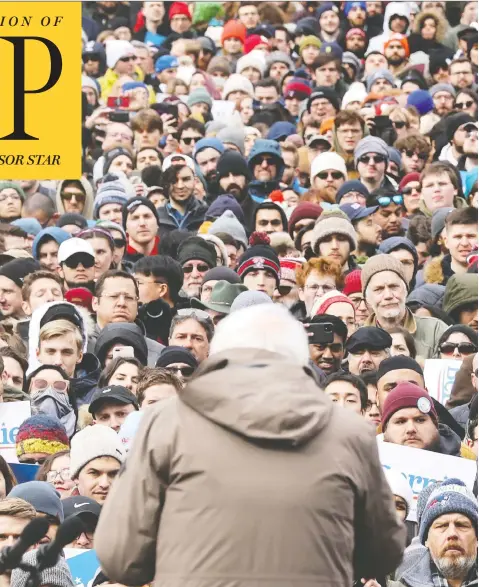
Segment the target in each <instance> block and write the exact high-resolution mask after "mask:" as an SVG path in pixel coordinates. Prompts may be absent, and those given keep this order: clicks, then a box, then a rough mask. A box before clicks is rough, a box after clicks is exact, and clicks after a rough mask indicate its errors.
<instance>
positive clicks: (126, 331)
mask: <svg viewBox="0 0 479 587" xmlns="http://www.w3.org/2000/svg"><path fill="white" fill-rule="evenodd" d="M132 326H133V328H132ZM119 342H121V343H122V344H125V345H127V346H132V347H133V350H134V353H135V357H136V358H137V359H138V360H139V361H140V362H141V363H142V364H143V365H146V362H147V359H148V347H147V346H146V342H145V337H144V336H143V334H142V332H141V330H140V328H139V327H138V326H136V324H133V325H131V324H128V323H126V322H125V323H123V322H122V323H116V324H107V325H106V326H105V327H104V328H102V330H101V331H100V335H99V336H98V338H97V339H96V343H95V351H94V354H95V356H96V357H98V360H99V361H100V363H101V364H102V365H104V364H105V359H106V355H107V353H108V351H109V350H110V348H111V347H112V346H113V344H115V343H119Z"/></svg>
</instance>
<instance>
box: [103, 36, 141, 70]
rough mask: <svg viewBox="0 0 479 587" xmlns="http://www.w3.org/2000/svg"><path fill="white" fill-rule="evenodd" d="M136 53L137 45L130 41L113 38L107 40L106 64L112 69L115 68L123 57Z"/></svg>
mask: <svg viewBox="0 0 479 587" xmlns="http://www.w3.org/2000/svg"><path fill="white" fill-rule="evenodd" d="M134 54H135V47H133V45H132V44H131V43H130V41H122V40H121V39H111V40H110V41H107V42H106V64H107V65H108V67H109V68H110V69H113V68H114V67H115V65H116V64H117V63H118V61H119V60H120V59H121V58H122V57H126V56H127V55H134Z"/></svg>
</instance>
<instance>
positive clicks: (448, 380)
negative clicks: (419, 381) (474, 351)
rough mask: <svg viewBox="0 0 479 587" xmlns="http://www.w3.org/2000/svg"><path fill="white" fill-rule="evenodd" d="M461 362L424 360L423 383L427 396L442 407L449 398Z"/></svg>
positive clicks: (453, 360)
mask: <svg viewBox="0 0 479 587" xmlns="http://www.w3.org/2000/svg"><path fill="white" fill-rule="evenodd" d="M461 365H462V361H457V360H455V359H426V361H425V363H424V381H425V383H426V389H427V390H428V392H429V395H430V396H431V397H433V398H434V399H437V401H438V402H440V403H441V404H442V405H443V406H445V405H446V403H447V401H448V399H449V398H450V397H451V391H452V386H453V385H454V380H455V378H456V373H457V372H458V371H459V369H460V368H461Z"/></svg>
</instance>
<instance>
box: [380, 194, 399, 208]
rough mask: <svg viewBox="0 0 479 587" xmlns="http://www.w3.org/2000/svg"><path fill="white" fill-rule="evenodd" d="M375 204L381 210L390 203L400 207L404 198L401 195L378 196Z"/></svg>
mask: <svg viewBox="0 0 479 587" xmlns="http://www.w3.org/2000/svg"><path fill="white" fill-rule="evenodd" d="M376 202H377V203H378V204H379V205H380V206H382V207H383V208H386V206H389V205H390V204H391V203H393V204H397V205H398V206H402V205H403V204H404V198H403V197H402V196H401V195H397V196H379V198H376Z"/></svg>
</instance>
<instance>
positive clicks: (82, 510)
mask: <svg viewBox="0 0 479 587" xmlns="http://www.w3.org/2000/svg"><path fill="white" fill-rule="evenodd" d="M62 504H63V514H64V517H65V520H66V519H67V518H73V517H74V516H79V517H81V518H82V519H85V521H89V520H92V521H94V523H95V524H96V522H98V518H99V517H100V513H101V505H100V504H99V503H98V502H96V501H95V500H94V499H91V498H89V497H85V496H84V495H74V496H73V497H67V498H66V499H64V500H62Z"/></svg>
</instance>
